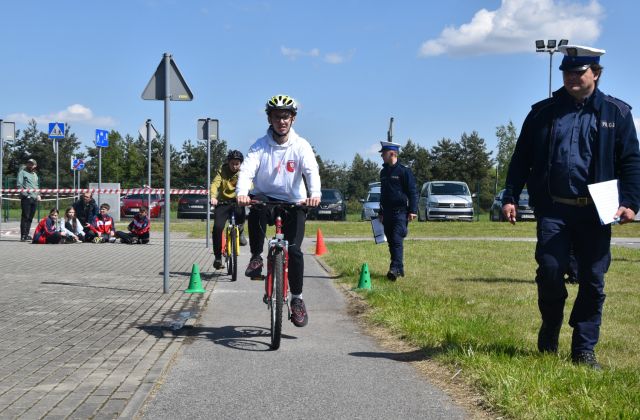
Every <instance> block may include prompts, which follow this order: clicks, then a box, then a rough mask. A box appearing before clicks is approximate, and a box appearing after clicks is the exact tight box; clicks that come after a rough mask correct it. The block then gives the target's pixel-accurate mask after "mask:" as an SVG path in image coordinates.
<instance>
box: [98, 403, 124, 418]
mask: <svg viewBox="0 0 640 420" xmlns="http://www.w3.org/2000/svg"><path fill="white" fill-rule="evenodd" d="M126 405H127V401H126V400H118V399H111V400H109V401H108V402H107V403H106V404H105V405H103V406H102V407H100V409H99V410H98V412H97V413H96V414H95V416H94V417H93V420H99V419H100V420H107V419H108V420H111V419H115V418H118V416H119V415H120V413H122V411H123V410H124V407H125V406H126Z"/></svg>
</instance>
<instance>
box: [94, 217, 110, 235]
mask: <svg viewBox="0 0 640 420" xmlns="http://www.w3.org/2000/svg"><path fill="white" fill-rule="evenodd" d="M89 229H91V230H92V231H93V232H94V233H97V234H99V235H101V234H105V233H106V234H109V235H111V234H112V233H113V234H114V235H115V233H116V228H115V224H114V223H113V217H111V216H109V215H106V216H104V218H103V217H102V216H101V215H97V216H96V217H94V218H93V221H92V222H91V224H90V225H89Z"/></svg>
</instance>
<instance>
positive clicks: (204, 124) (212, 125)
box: [198, 118, 218, 249]
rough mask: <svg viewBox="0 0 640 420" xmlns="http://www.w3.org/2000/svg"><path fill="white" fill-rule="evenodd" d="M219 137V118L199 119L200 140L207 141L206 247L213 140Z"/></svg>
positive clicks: (207, 243) (209, 218)
mask: <svg viewBox="0 0 640 420" xmlns="http://www.w3.org/2000/svg"><path fill="white" fill-rule="evenodd" d="M217 139H218V120H214V119H213V118H201V119H199V120H198V140H206V141H207V204H206V209H207V224H206V227H205V229H206V230H205V232H204V236H205V238H207V239H206V241H205V248H207V249H208V248H209V231H210V230H209V221H210V220H211V214H210V213H211V140H217Z"/></svg>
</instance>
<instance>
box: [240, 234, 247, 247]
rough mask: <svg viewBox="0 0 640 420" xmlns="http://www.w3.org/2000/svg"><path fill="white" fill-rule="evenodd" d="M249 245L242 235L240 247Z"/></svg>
mask: <svg viewBox="0 0 640 420" xmlns="http://www.w3.org/2000/svg"><path fill="white" fill-rule="evenodd" d="M246 245H247V238H245V237H244V235H242V234H241V235H240V246H246Z"/></svg>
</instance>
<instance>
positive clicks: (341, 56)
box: [280, 45, 354, 64]
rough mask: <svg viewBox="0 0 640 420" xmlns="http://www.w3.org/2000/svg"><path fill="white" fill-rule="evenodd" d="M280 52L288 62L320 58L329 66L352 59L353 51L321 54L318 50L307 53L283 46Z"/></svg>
mask: <svg viewBox="0 0 640 420" xmlns="http://www.w3.org/2000/svg"><path fill="white" fill-rule="evenodd" d="M280 52H281V53H282V55H284V56H285V57H287V58H288V59H289V60H292V61H295V60H297V59H298V58H301V57H312V58H317V57H322V60H323V61H324V62H326V63H329V64H342V63H344V62H345V61H348V60H350V59H351V57H353V53H354V51H353V50H351V51H349V52H348V53H339V52H330V53H326V54H324V55H323V54H321V53H320V50H319V49H318V48H312V49H310V50H308V51H304V50H300V49H298V48H288V47H285V46H284V45H283V46H281V47H280Z"/></svg>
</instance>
